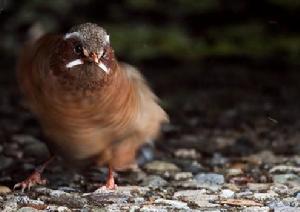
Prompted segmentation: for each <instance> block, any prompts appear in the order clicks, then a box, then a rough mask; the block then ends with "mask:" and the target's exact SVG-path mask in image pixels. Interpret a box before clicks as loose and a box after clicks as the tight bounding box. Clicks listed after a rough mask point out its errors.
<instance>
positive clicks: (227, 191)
mask: <svg viewBox="0 0 300 212" xmlns="http://www.w3.org/2000/svg"><path fill="white" fill-rule="evenodd" d="M234 194H235V193H234V191H232V190H230V189H223V190H222V191H221V193H220V197H221V198H224V199H230V198H233V197H234Z"/></svg>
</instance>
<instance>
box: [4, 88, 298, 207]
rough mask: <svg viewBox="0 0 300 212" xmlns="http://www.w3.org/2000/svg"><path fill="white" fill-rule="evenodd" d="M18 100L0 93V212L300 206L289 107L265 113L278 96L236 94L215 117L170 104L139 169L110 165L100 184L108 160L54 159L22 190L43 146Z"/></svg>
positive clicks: (294, 134) (43, 152)
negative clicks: (74, 164)
mask: <svg viewBox="0 0 300 212" xmlns="http://www.w3.org/2000/svg"><path fill="white" fill-rule="evenodd" d="M205 95H207V96H210V97H211V98H215V97H216V96H214V93H211V92H210V93H206V94H205ZM233 95H234V94H233ZM200 96H201V95H200ZM201 98H202V99H205V98H206V97H205V96H203V95H202V96H201ZM19 99H20V98H19V95H18V94H17V92H15V91H14V89H11V90H10V89H7V90H6V91H5V92H4V91H3V92H2V93H1V95H0V115H1V120H0V129H1V131H0V138H1V141H0V208H1V211H24V212H25V211H26V212H29V211H38V210H44V211H245V212H252V211H253V212H254V211H259V212H260V211H261V212H265V211H274V212H279V211H285V212H296V211H300V156H299V149H300V147H299V138H300V137H299V136H300V134H299V127H298V126H300V124H299V121H298V120H299V119H297V117H298V116H294V114H295V113H294V111H293V110H289V108H285V110H280V113H277V116H276V117H277V119H276V120H275V119H274V118H272V116H270V117H269V116H266V115H265V111H267V112H268V114H273V113H272V111H274V110H275V109H276V105H275V104H274V105H273V104H257V102H255V103H253V102H252V101H248V102H247V104H246V105H245V102H241V103H240V104H236V105H235V107H234V108H230V109H226V110H221V112H219V113H218V114H217V115H216V114H212V112H211V111H212V110H213V108H209V107H208V109H207V111H203V109H201V108H199V105H197V104H194V105H191V104H188V103H187V104H185V105H184V106H182V108H181V109H180V111H179V109H177V110H176V109H171V110H170V111H169V113H170V115H171V119H173V120H172V122H171V124H170V125H167V126H164V127H163V136H162V137H161V139H160V141H159V142H157V143H156V145H155V147H154V145H153V146H152V145H148V146H145V147H144V148H143V149H142V150H141V152H140V157H139V159H138V162H139V164H140V166H139V168H137V167H135V168H132V170H130V171H127V172H119V173H116V179H117V184H118V188H117V189H116V190H115V191H107V190H103V189H99V188H100V187H101V186H102V185H103V183H104V181H105V176H106V172H107V170H106V169H105V168H97V167H91V168H88V169H86V170H72V169H69V168H68V167H67V166H65V165H63V163H62V162H61V161H60V160H57V161H56V162H53V163H52V164H51V165H50V166H49V168H48V169H47V170H46V172H45V175H44V177H45V178H47V179H48V181H49V182H48V184H47V186H39V187H34V188H33V189H32V190H31V191H25V192H24V193H22V192H20V191H13V190H11V189H12V187H13V185H14V184H15V183H17V182H19V181H20V180H22V179H24V178H25V177H26V176H28V175H29V174H30V172H32V171H33V170H34V168H35V167H36V166H37V165H38V164H40V163H41V162H42V161H44V160H45V159H46V158H47V157H48V155H49V152H48V150H47V148H46V146H45V145H44V144H43V142H41V141H43V137H42V133H41V131H40V128H39V126H38V123H37V122H36V121H35V120H34V118H33V117H32V115H31V114H30V113H29V112H28V111H27V110H26V109H24V108H23V106H22V103H21V102H20V101H19ZM216 99H217V98H216ZM206 106H207V105H206ZM266 108H267V109H266ZM270 108H271V109H270ZM208 111H209V112H210V113H209V112H208ZM253 111H255V112H253ZM261 111H263V112H261ZM291 117H292V118H291Z"/></svg>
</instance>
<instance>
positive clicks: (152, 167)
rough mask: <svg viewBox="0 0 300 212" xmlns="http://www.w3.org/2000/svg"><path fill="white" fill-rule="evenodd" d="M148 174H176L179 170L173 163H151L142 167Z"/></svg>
mask: <svg viewBox="0 0 300 212" xmlns="http://www.w3.org/2000/svg"><path fill="white" fill-rule="evenodd" d="M144 168H145V169H146V170H147V171H148V172H150V173H164V172H178V171H179V168H178V167H177V166H176V165H175V164H174V163H169V162H165V161H152V162H150V163H147V164H146V165H145V167H144Z"/></svg>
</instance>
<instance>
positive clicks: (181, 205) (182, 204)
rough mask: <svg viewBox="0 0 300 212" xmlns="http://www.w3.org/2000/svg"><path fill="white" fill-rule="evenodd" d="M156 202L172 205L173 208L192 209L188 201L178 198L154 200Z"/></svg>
mask: <svg viewBox="0 0 300 212" xmlns="http://www.w3.org/2000/svg"><path fill="white" fill-rule="evenodd" d="M154 203H156V204H164V205H169V206H171V207H172V209H179V210H189V209H190V208H189V207H188V206H187V203H185V202H181V201H177V200H167V199H157V200H155V201H154Z"/></svg>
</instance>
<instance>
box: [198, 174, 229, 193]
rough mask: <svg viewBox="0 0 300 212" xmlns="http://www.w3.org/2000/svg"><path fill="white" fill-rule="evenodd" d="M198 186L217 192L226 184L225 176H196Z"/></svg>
mask: <svg viewBox="0 0 300 212" xmlns="http://www.w3.org/2000/svg"><path fill="white" fill-rule="evenodd" d="M195 179H196V181H197V183H198V185H199V186H200V187H202V188H207V189H210V190H212V191H217V190H218V189H219V188H220V187H221V185H223V184H224V182H225V180H224V176H223V175H221V174H215V173H201V174H197V175H196V176H195Z"/></svg>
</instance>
